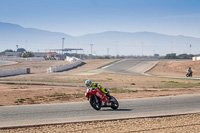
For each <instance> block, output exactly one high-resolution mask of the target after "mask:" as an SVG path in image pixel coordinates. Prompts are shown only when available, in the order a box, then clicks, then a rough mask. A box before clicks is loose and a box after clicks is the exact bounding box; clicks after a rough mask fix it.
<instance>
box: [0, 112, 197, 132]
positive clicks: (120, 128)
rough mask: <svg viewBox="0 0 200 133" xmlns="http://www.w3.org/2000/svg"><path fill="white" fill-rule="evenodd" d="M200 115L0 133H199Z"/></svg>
mask: <svg viewBox="0 0 200 133" xmlns="http://www.w3.org/2000/svg"><path fill="white" fill-rule="evenodd" d="M199 120H200V114H188V115H178V116H167V117H155V118H138V119H126V120H115V121H99V122H85V123H69V124H59V125H46V126H39V127H38V126H37V127H24V128H18V129H2V130H1V129H0V133H16V132H17V133H135V132H136V133H199V131H200V121H199Z"/></svg>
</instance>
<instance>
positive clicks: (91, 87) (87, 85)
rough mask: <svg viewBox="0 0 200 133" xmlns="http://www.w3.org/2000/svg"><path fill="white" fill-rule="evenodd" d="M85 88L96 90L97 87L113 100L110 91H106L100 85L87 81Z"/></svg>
mask: <svg viewBox="0 0 200 133" xmlns="http://www.w3.org/2000/svg"><path fill="white" fill-rule="evenodd" d="M85 86H86V87H87V88H88V89H92V90H93V89H96V87H99V88H100V90H101V92H103V93H104V94H106V95H107V96H108V97H109V99H111V96H110V95H109V91H108V90H107V89H106V88H103V87H102V86H101V85H100V84H98V83H92V81H91V80H86V81H85Z"/></svg>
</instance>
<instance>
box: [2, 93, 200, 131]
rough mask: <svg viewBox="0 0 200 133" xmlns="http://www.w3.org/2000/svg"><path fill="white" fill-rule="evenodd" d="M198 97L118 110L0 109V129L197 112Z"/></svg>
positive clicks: (125, 104) (125, 103)
mask: <svg viewBox="0 0 200 133" xmlns="http://www.w3.org/2000/svg"><path fill="white" fill-rule="evenodd" d="M199 103H200V94H192V95H182V96H167V97H156V98H142V99H134V100H121V101H119V104H120V106H119V109H117V110H112V109H111V108H102V109H101V110H100V111H96V110H94V109H93V108H92V107H91V106H90V105H89V102H78V103H62V104H45V105H42V104H38V105H23V106H1V107H0V128H3V127H12V126H24V125H39V124H53V123H67V122H80V121H93V120H112V119H124V118H138V117H149V116H163V115H175V114H186V113H195V112H200V104H199Z"/></svg>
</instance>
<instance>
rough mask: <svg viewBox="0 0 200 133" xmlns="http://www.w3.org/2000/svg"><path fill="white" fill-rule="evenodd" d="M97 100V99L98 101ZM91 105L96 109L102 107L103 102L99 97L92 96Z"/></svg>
mask: <svg viewBox="0 0 200 133" xmlns="http://www.w3.org/2000/svg"><path fill="white" fill-rule="evenodd" d="M96 100H97V101H96ZM89 102H90V105H91V106H92V107H93V108H94V109H95V110H100V109H101V102H100V100H99V98H98V97H96V96H91V97H90V99H89Z"/></svg>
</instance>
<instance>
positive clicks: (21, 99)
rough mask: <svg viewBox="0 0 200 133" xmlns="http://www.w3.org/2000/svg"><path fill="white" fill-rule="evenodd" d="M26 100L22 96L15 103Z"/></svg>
mask: <svg viewBox="0 0 200 133" xmlns="http://www.w3.org/2000/svg"><path fill="white" fill-rule="evenodd" d="M24 101H26V99H24V98H20V99H17V101H15V103H23V102H24Z"/></svg>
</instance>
